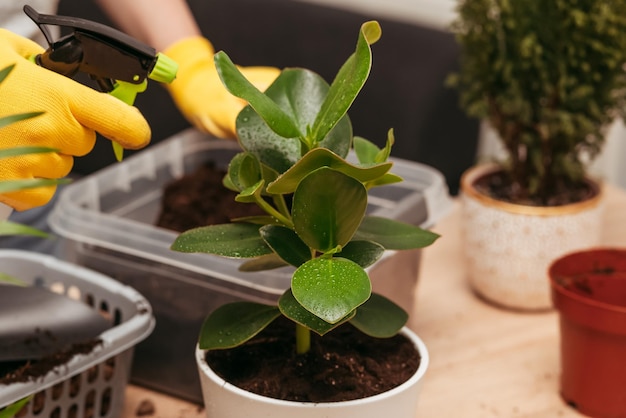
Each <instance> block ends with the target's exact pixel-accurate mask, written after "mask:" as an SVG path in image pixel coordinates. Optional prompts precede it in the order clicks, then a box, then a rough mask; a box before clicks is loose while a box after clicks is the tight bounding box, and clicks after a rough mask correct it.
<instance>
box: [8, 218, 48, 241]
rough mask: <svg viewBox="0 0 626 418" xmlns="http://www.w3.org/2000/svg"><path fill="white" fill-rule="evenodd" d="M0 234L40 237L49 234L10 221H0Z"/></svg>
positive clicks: (45, 236)
mask: <svg viewBox="0 0 626 418" xmlns="http://www.w3.org/2000/svg"><path fill="white" fill-rule="evenodd" d="M1 235H27V236H32V237H40V238H47V237H48V236H49V234H47V233H46V232H43V231H41V230H39V229H36V228H33V227H30V226H27V225H22V224H17V223H14V222H11V221H2V222H0V236H1Z"/></svg>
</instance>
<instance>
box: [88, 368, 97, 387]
mask: <svg viewBox="0 0 626 418" xmlns="http://www.w3.org/2000/svg"><path fill="white" fill-rule="evenodd" d="M98 370H99V369H98V366H97V365H96V366H93V367H90V368H89V370H87V382H88V383H93V382H95V381H96V379H98Z"/></svg>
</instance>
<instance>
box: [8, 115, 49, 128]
mask: <svg viewBox="0 0 626 418" xmlns="http://www.w3.org/2000/svg"><path fill="white" fill-rule="evenodd" d="M43 113H44V112H28V113H20V114H17V115H9V116H3V117H1V118H0V128H4V127H5V126H9V125H11V124H12V123H15V122H19V121H21V120H26V119H31V118H34V117H36V116H39V115H43Z"/></svg>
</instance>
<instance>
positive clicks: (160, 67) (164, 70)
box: [148, 52, 178, 84]
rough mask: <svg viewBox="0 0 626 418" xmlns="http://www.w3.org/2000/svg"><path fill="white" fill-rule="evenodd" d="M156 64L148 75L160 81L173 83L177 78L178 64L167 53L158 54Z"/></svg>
mask: <svg viewBox="0 0 626 418" xmlns="http://www.w3.org/2000/svg"><path fill="white" fill-rule="evenodd" d="M156 57H157V60H156V64H154V68H153V69H152V71H151V72H150V74H149V75H148V78H149V79H151V80H154V81H158V82H159V83H168V84H169V83H171V82H172V81H174V79H175V78H176V73H177V72H178V64H177V63H176V61H174V60H173V59H171V58H170V57H168V56H167V55H165V54H162V53H160V52H159V53H158V54H157V56H156Z"/></svg>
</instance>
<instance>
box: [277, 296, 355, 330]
mask: <svg viewBox="0 0 626 418" xmlns="http://www.w3.org/2000/svg"><path fill="white" fill-rule="evenodd" d="M278 307H279V308H280V312H281V313H282V314H283V315H284V316H286V317H287V318H289V319H291V320H292V321H294V322H296V323H298V324H300V325H302V326H304V327H306V328H308V329H310V330H312V331H314V332H316V333H317V334H319V335H324V334H326V333H327V332H329V331H332V330H333V329H335V328H337V327H338V326H339V325H341V324H343V323H345V322H347V321H349V320H350V319H352V318H354V315H355V314H356V310H353V311H352V312H350V313H349V314H348V315H346V317H344V318H343V319H342V320H341V321H338V322H336V323H334V324H331V323H329V322H326V321H324V320H323V319H321V318H319V317H317V316H315V315H313V314H312V313H311V312H309V311H307V310H306V309H304V307H303V306H302V305H300V303H298V301H297V300H296V298H294V296H293V293H292V291H291V289H288V290H287V291H286V292H285V293H283V295H282V296H281V297H280V299H279V300H278Z"/></svg>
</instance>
